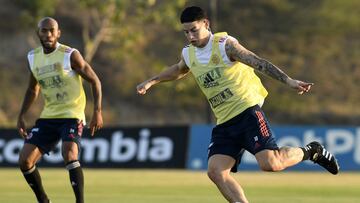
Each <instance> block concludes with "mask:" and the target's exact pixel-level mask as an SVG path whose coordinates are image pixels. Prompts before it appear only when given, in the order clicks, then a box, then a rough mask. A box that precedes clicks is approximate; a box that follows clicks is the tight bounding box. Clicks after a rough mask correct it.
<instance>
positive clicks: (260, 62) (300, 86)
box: [225, 38, 313, 94]
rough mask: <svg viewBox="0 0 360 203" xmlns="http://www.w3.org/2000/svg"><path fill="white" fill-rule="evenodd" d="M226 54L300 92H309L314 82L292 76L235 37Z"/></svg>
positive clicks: (228, 45) (230, 40) (226, 48)
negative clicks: (240, 42)
mask: <svg viewBox="0 0 360 203" xmlns="http://www.w3.org/2000/svg"><path fill="white" fill-rule="evenodd" d="M225 51H226V54H227V55H228V56H229V58H230V60H232V61H239V62H242V63H244V64H246V65H248V66H250V67H252V68H254V69H255V70H258V71H260V72H262V73H264V74H266V75H268V76H270V77H272V78H274V79H276V80H278V81H280V82H282V83H285V84H287V85H289V86H290V87H292V88H294V89H297V90H298V93H299V94H303V93H304V92H308V91H309V90H310V88H311V86H312V85H313V83H307V82H303V81H299V80H294V79H292V78H290V77H289V76H288V75H287V74H286V73H284V72H283V71H282V70H281V69H280V68H278V67H276V66H275V65H274V64H272V63H270V62H269V61H267V60H265V59H262V58H260V57H259V56H257V55H256V54H254V53H253V52H251V51H249V50H247V49H246V48H245V47H243V46H242V45H241V44H239V42H238V41H237V40H235V39H233V38H229V39H228V40H227V41H226V44H225Z"/></svg>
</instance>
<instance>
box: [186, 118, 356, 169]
mask: <svg viewBox="0 0 360 203" xmlns="http://www.w3.org/2000/svg"><path fill="white" fill-rule="evenodd" d="M212 127H213V126H212V125H193V126H192V127H191V129H190V138H189V139H190V140H189V141H190V142H189V143H190V145H189V149H188V150H189V154H188V159H187V163H186V164H187V168H188V169H193V170H204V169H206V168H207V148H208V145H209V142H210V137H211V131H212ZM272 130H273V133H274V135H275V137H276V140H277V143H278V145H279V147H282V146H294V147H296V146H304V145H306V144H308V143H309V142H311V141H314V140H316V141H319V142H320V143H322V144H323V145H324V146H325V147H326V148H327V150H328V151H330V152H331V153H333V154H334V155H335V156H336V158H337V160H338V162H339V165H340V170H342V171H360V127H342V126H273V128H272ZM239 170H259V167H258V165H257V162H256V160H255V158H254V156H253V155H251V154H250V153H248V152H246V153H245V154H244V156H243V157H242V161H241V164H240V166H239ZM286 170H297V171H300V170H301V171H315V170H324V169H323V168H321V167H318V166H316V165H314V164H313V163H312V162H311V161H305V162H301V163H300V164H298V165H296V166H293V167H291V168H288V169H286Z"/></svg>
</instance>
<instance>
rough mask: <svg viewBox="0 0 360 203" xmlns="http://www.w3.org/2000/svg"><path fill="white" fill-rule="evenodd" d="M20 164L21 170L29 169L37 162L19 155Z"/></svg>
mask: <svg viewBox="0 0 360 203" xmlns="http://www.w3.org/2000/svg"><path fill="white" fill-rule="evenodd" d="M18 164H19V167H20V169H21V170H28V169H30V168H31V167H33V166H34V164H35V163H33V162H32V161H31V160H30V159H28V158H26V157H24V156H19V160H18Z"/></svg>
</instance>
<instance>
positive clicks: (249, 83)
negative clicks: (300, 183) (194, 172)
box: [137, 6, 339, 203]
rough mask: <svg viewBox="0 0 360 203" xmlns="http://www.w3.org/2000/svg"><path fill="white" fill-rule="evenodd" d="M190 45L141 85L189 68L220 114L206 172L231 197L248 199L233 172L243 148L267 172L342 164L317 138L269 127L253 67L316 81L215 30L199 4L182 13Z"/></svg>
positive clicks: (304, 86) (299, 85) (299, 86)
mask: <svg viewBox="0 0 360 203" xmlns="http://www.w3.org/2000/svg"><path fill="white" fill-rule="evenodd" d="M180 21H181V23H182V26H183V31H184V33H185V36H186V38H187V40H188V41H189V42H190V44H189V45H187V46H185V47H184V48H183V50H182V55H181V60H180V61H179V62H178V63H176V64H174V65H172V66H170V67H169V68H168V69H166V70H165V71H163V72H161V73H160V74H158V75H156V76H154V77H151V78H150V79H148V80H146V81H144V82H142V83H141V84H139V85H138V86H137V92H138V94H141V95H143V94H145V93H146V92H147V90H148V89H149V88H151V87H152V86H153V85H155V84H157V83H160V82H165V81H172V80H177V79H180V78H182V77H184V76H185V75H186V74H187V73H188V72H191V73H192V74H193V75H194V77H195V79H196V81H197V83H198V85H199V87H200V89H201V90H202V91H203V93H204V94H205V96H206V98H207V99H208V102H209V104H210V105H211V108H212V110H213V112H214V114H215V116H216V118H217V125H216V126H215V127H214V129H213V131H212V137H211V142H210V145H209V153H208V159H209V160H208V176H209V178H210V179H211V180H212V181H213V182H214V183H215V184H216V186H217V187H218V189H219V190H220V192H221V193H222V195H223V196H224V197H225V198H226V199H227V200H228V201H229V202H232V203H234V202H243V203H246V202H248V200H247V198H246V197H245V194H244V191H243V189H242V188H241V186H240V185H239V184H238V183H237V182H236V181H235V179H234V178H233V177H232V176H231V175H230V172H231V171H232V172H236V171H237V166H238V164H239V163H240V159H241V156H242V154H243V152H244V150H247V151H249V152H250V153H252V154H253V155H255V157H256V160H257V162H258V165H259V167H260V168H261V169H262V170H264V171H281V170H284V169H285V168H287V167H290V166H293V165H295V164H297V163H299V162H301V161H303V160H311V161H313V162H315V163H317V164H319V165H321V166H322V167H324V168H325V169H327V170H328V171H329V172H330V173H332V174H337V173H338V171H339V166H338V164H337V161H336V159H335V157H334V156H333V155H332V154H330V153H329V152H328V151H326V149H325V148H324V147H323V146H322V145H320V144H319V143H318V142H311V143H309V144H308V145H306V146H305V147H303V148H302V147H281V148H279V147H278V146H277V144H276V142H275V138H274V136H273V135H272V132H271V130H270V128H269V124H268V121H267V119H266V118H265V115H264V113H263V111H262V110H261V105H262V104H263V102H264V99H265V97H266V96H267V91H266V89H265V88H264V87H263V85H262V84H261V81H260V79H259V78H258V77H257V76H256V75H255V73H254V69H255V70H256V71H259V72H261V73H264V74H265V75H268V76H270V77H271V78H273V79H275V80H278V81H280V82H282V83H284V84H286V85H288V86H289V87H291V88H293V89H295V90H297V92H298V93H299V94H303V93H306V92H308V91H309V90H310V88H311V86H312V85H313V84H312V83H307V82H303V81H299V80H295V79H292V78H290V77H289V76H288V75H286V74H285V73H284V72H283V71H282V70H280V69H279V68H278V67H276V66H275V65H273V64H272V63H270V62H269V61H267V60H265V59H262V58H260V57H259V56H257V55H256V54H254V53H252V52H251V51H249V50H247V49H246V48H244V47H243V46H242V45H241V44H239V42H238V41H237V40H236V39H235V38H234V37H231V36H229V35H227V33H216V34H213V33H211V31H210V27H209V24H210V23H209V20H208V18H207V16H206V13H205V11H204V10H203V9H201V8H200V7H194V6H193V7H188V8H186V9H185V10H184V11H183V12H182V14H181V17H180Z"/></svg>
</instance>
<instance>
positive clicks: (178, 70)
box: [136, 57, 190, 95]
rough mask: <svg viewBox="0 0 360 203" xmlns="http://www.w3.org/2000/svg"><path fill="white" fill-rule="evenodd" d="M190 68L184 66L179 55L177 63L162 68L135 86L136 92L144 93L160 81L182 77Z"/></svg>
mask: <svg viewBox="0 0 360 203" xmlns="http://www.w3.org/2000/svg"><path fill="white" fill-rule="evenodd" d="M189 71H190V69H189V68H188V67H187V66H186V64H185V61H184V59H183V58H182V57H181V60H180V61H179V63H177V64H174V65H172V66H170V67H169V68H167V69H166V70H164V71H163V72H161V73H159V74H158V75H155V76H153V77H151V78H149V79H148V80H145V81H144V82H142V83H141V84H139V85H138V86H137V87H136V90H137V93H138V94H141V95H143V94H146V91H147V90H148V89H150V87H152V86H153V85H155V84H157V83H160V82H167V81H173V80H178V79H181V78H183V77H184V76H185V75H186V74H187V73H188V72H189Z"/></svg>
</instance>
